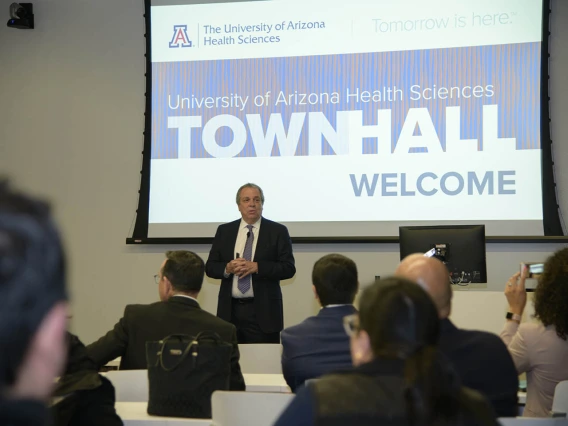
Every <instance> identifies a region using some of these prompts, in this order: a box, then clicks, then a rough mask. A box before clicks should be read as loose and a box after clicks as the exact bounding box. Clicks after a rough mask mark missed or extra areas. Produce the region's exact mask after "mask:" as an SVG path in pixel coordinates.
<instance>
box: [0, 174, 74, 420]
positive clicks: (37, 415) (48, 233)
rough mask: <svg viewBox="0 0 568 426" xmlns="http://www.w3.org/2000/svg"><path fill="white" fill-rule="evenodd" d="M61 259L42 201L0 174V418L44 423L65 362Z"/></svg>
mask: <svg viewBox="0 0 568 426" xmlns="http://www.w3.org/2000/svg"><path fill="white" fill-rule="evenodd" d="M66 300H67V293H66V278H65V261H64V254H63V248H62V246H61V241H60V238H59V235H58V232H57V230H56V227H55V225H54V223H53V221H52V219H51V215H50V211H49V207H48V205H47V204H46V203H44V202H40V201H37V200H34V199H32V198H29V197H27V196H25V195H23V194H20V193H17V192H15V191H13V190H12V189H11V188H10V187H9V185H8V183H7V182H1V181H0V424H2V425H13V426H15V425H42V424H45V423H46V422H47V419H48V411H47V408H46V402H47V401H48V400H49V398H50V395H51V392H52V390H53V387H54V379H55V377H56V376H58V375H59V374H60V373H61V371H62V370H63V366H64V365H65V354H66V344H65V332H66V326H67V302H66Z"/></svg>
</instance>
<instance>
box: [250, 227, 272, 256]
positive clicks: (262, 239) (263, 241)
mask: <svg viewBox="0 0 568 426" xmlns="http://www.w3.org/2000/svg"><path fill="white" fill-rule="evenodd" d="M260 229H262V231H260V230H259V233H258V241H257V242H256V250H255V252H254V258H253V259H252V261H253V262H256V261H257V259H258V254H259V253H262V249H263V247H266V245H267V242H268V238H269V236H270V221H268V220H266V219H265V218H262V220H261V221H260Z"/></svg>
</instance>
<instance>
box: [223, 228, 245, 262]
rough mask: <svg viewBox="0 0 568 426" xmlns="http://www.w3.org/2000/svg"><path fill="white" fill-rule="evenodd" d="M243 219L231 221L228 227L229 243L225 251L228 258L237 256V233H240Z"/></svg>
mask: <svg viewBox="0 0 568 426" xmlns="http://www.w3.org/2000/svg"><path fill="white" fill-rule="evenodd" d="M240 223H241V220H240V219H239V220H235V221H234V222H232V223H230V224H229V226H228V227H227V228H228V229H227V244H225V246H226V250H227V253H225V256H226V259H234V258H235V251H234V250H235V244H236V242H237V235H238V234H239V225H240Z"/></svg>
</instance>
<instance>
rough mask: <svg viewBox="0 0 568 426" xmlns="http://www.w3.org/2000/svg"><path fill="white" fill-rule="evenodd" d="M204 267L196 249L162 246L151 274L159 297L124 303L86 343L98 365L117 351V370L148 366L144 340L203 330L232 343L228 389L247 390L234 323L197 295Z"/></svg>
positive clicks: (113, 357)
mask: <svg viewBox="0 0 568 426" xmlns="http://www.w3.org/2000/svg"><path fill="white" fill-rule="evenodd" d="M204 272H205V265H204V263H203V260H202V259H201V258H200V257H199V256H198V255H196V254H195V253H193V252H190V251H186V250H178V251H168V252H166V259H165V260H164V261H163V262H162V265H161V267H160V273H159V274H157V275H154V280H155V281H156V284H158V293H159V295H160V302H156V303H152V304H150V305H128V306H126V308H125V309H124V316H123V317H122V318H121V319H120V321H119V322H118V323H117V324H116V325H115V326H114V329H113V330H111V331H109V332H108V333H107V334H106V335H105V336H103V337H101V338H100V339H99V340H97V341H96V342H94V343H92V344H90V345H89V346H88V347H87V351H88V352H89V356H90V357H91V358H92V359H93V361H95V363H96V364H97V366H98V367H99V368H100V367H101V366H103V365H105V364H106V363H107V362H109V361H111V360H113V359H115V358H117V357H121V361H120V369H121V370H141V369H146V368H147V365H146V342H148V341H158V340H161V339H163V338H164V337H166V336H169V335H171V334H186V335H189V336H195V335H197V334H198V333H199V332H201V331H206V330H207V331H213V332H216V333H217V334H219V336H220V337H221V339H223V340H225V341H226V342H229V343H232V344H233V351H232V354H231V380H230V389H231V390H245V383H244V379H243V375H242V373H241V367H240V365H239V348H238V345H237V332H236V329H235V326H234V325H232V324H230V323H228V322H226V321H223V320H222V319H220V318H217V317H216V316H215V315H212V314H210V313H209V312H207V311H205V310H203V309H201V308H200V307H199V302H198V301H197V296H198V294H199V291H200V290H201V285H202V283H203V276H204Z"/></svg>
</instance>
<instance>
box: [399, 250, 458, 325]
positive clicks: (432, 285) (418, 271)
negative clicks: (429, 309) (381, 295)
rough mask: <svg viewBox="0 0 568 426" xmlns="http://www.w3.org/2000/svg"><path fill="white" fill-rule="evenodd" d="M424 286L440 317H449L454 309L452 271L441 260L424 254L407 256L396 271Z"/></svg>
mask: <svg viewBox="0 0 568 426" xmlns="http://www.w3.org/2000/svg"><path fill="white" fill-rule="evenodd" d="M394 274H395V275H396V276H400V277H404V278H406V279H408V280H410V281H414V282H415V283H418V284H419V285H420V286H422V287H423V288H424V289H425V290H426V291H427V292H428V293H429V294H430V297H432V300H434V304H435V305H436V308H437V309H438V316H439V317H440V319H444V318H448V317H449V316H450V313H451V311H452V286H451V284H450V273H449V272H448V269H447V268H446V265H444V264H443V263H442V262H441V261H439V260H438V259H436V258H434V257H426V256H424V255H423V254H420V253H417V254H411V255H410V256H407V257H405V258H404V259H403V260H402V262H400V265H398V268H397V269H396V271H395V273H394Z"/></svg>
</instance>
